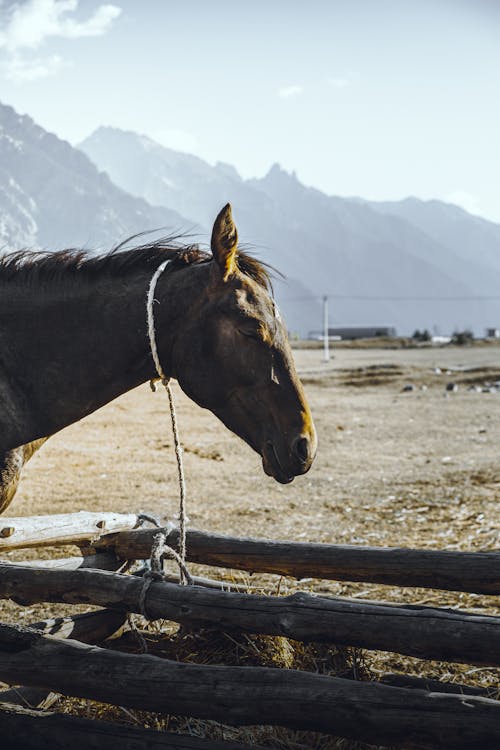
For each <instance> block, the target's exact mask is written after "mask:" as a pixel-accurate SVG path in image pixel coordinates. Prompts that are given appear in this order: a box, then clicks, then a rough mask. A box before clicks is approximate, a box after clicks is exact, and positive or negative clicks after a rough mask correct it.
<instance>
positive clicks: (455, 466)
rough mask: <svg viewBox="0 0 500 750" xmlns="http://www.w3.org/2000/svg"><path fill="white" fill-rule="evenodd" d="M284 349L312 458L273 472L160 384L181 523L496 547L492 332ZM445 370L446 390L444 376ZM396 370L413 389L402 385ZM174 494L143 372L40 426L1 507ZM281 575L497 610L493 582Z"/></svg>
mask: <svg viewBox="0 0 500 750" xmlns="http://www.w3.org/2000/svg"><path fill="white" fill-rule="evenodd" d="M295 357H296V362H297V365H298V369H299V372H300V374H301V377H302V379H303V382H304V384H305V388H306V392H307V395H308V398H309V400H310V404H311V408H312V412H313V416H314V418H315V422H316V427H317V431H318V437H319V448H318V455H317V459H316V461H315V464H314V466H313V468H312V469H311V471H310V472H309V473H308V474H307V475H306V476H304V477H300V478H298V479H296V480H295V481H294V482H293V483H292V484H290V485H287V486H282V485H279V484H277V483H276V482H275V481H274V480H272V479H270V478H268V477H266V476H265V475H264V473H263V471H262V467H261V461H260V458H259V457H258V456H257V455H256V454H254V453H253V452H252V451H251V450H250V448H248V447H247V446H246V445H244V444H243V443H242V442H241V441H240V440H239V439H238V438H236V437H235V436H233V435H232V434H231V433H229V432H228V431H227V430H226V428H224V427H223V426H222V425H221V424H220V423H219V422H218V421H217V420H216V418H215V417H213V416H212V415H211V414H210V413H208V412H205V411H202V410H201V409H199V408H198V407H197V406H195V405H194V404H193V403H192V402H190V401H189V400H188V399H187V398H186V397H185V396H184V395H183V394H182V393H181V392H180V389H179V388H178V386H177V385H175V387H174V390H175V395H176V399H177V411H178V419H179V424H180V430H181V435H182V438H183V442H184V451H185V469H186V477H187V485H188V515H189V519H190V525H191V526H192V527H197V528H201V529H207V530H214V531H217V532H221V533H227V534H236V535H239V536H244V535H248V536H266V537H273V538H276V539H293V540H310V541H318V542H338V543H353V544H370V545H390V546H414V547H421V548H423V547H425V548H434V549H456V550H491V549H498V548H499V546H500V538H499V537H500V524H499V511H498V501H499V499H500V455H499V447H500V387H499V388H498V392H491V391H490V390H488V389H489V388H490V385H491V384H493V383H495V382H496V381H500V347H498V346H484V347H481V346H473V347H456V348H454V347H446V348H420V349H397V350H390V349H342V348H338V349H334V351H333V357H332V359H331V361H330V362H329V363H327V364H325V363H323V362H322V352H321V350H310V349H309V350H296V351H295ZM448 383H455V384H457V385H458V390H457V391H455V392H453V391H447V390H446V385H447V384H448ZM408 384H412V385H413V386H414V389H413V390H410V391H404V390H403V388H404V386H405V385H408ZM499 385H500V384H499ZM473 387H475V388H474V390H470V389H472V388H473ZM483 389H484V390H483ZM492 390H494V389H492ZM177 497H178V494H177V475H176V467H175V459H174V453H173V447H172V436H171V430H170V423H169V414H168V400H167V397H166V394H164V392H163V391H159V392H157V393H155V394H152V393H151V391H150V389H149V387H148V386H147V385H144V386H142V387H141V388H139V389H137V390H135V391H133V392H131V393H129V394H127V395H125V396H123V397H121V398H119V399H117V400H116V401H115V402H113V403H112V404H109V405H108V406H106V407H105V408H103V409H102V410H100V411H99V412H97V413H95V414H93V415H91V416H90V417H88V418H86V419H84V420H82V421H81V422H80V423H78V424H76V425H73V426H72V427H70V428H68V429H66V430H64V431H63V432H62V433H60V434H59V435H56V436H55V437H53V438H52V439H51V440H50V441H49V442H48V443H47V444H46V446H44V447H43V449H42V450H41V451H40V452H39V454H38V455H36V456H35V457H34V458H33V460H32V461H31V462H30V464H29V465H28V466H27V468H26V470H25V472H24V476H23V479H22V482H21V486H20V489H19V492H18V495H17V497H16V499H15V501H14V502H13V504H12V506H11V508H10V510H9V515H12V516H18V515H30V514H41V513H62V512H70V511H77V510H81V509H86V510H109V511H112V510H113V511H134V512H135V511H147V512H150V513H153V514H155V515H156V516H158V517H160V518H172V517H175V515H176V513H177V504H178V499H177ZM48 554H49V553H48ZM21 556H24V557H27V555H26V553H25V554H24V555H21ZM32 556H33V555H32ZM12 557H15V556H14V555H13V556H12ZM19 557H20V555H19V554H17V558H19ZM285 585H286V587H288V590H296V588H305V587H309V588H310V590H314V591H321V592H322V593H332V594H339V593H341V594H346V595H348V596H363V597H366V598H376V599H385V600H392V601H401V602H415V603H432V604H439V605H440V606H454V607H461V608H464V609H467V610H469V611H475V612H481V613H485V614H486V613H490V614H492V613H498V612H499V611H500V610H499V609H498V607H497V605H496V602H495V600H494V599H493V598H492V597H481V596H473V595H465V594H455V593H450V592H444V593H443V592H430V591H426V590H423V589H397V588H393V587H383V586H375V585H365V584H340V583H339V584H337V583H334V582H332V583H325V582H312V583H311V582H310V583H308V584H305V585H300V584H296V583H295V582H292V581H289V582H285ZM60 611H62V608H58V607H57V606H52V607H51V608H50V610H47V608H45V610H44V609H43V607H33V608H30V612H29V615H26V614H25V611H21V610H20V609H19V608H17V607H16V608H14V606H13V605H9V606H7V607H5V606H4V608H3V612H2V616H8V617H9V618H15V619H19V620H21V621H25V622H26V621H29V620H30V619H31V620H33V619H37V618H38V617H39V615H40V614H41V613H42V612H45V613H46V614H48V613H50V614H56V613H59V612H60ZM364 659H365V661H366V668H367V670H368V671H369V673H370V676H371V677H372V678H373V677H375V678H376V676H377V675H379V674H381V673H383V672H384V671H387V672H389V671H390V672H394V671H405V672H407V673H413V674H425V675H427V676H428V677H431V676H441V677H444V678H446V679H449V680H452V681H453V680H458V681H466V682H469V683H470V684H476V685H483V686H492V687H494V686H498V676H499V673H498V671H496V670H493V669H488V668H485V669H478V668H472V667H467V666H458V665H449V664H440V663H438V662H422V661H421V660H417V659H409V658H406V657H405V658H403V657H399V656H397V655H394V654H381V653H377V654H368V652H366V654H365V655H364ZM318 747H319V745H318ZM322 747H323V745H322ZM324 747H327V745H324ZM328 747H329V746H328ZM332 747H333V745H332ZM339 747H340V746H339ZM343 747H346V748H347V745H343ZM353 747H354V745H353Z"/></svg>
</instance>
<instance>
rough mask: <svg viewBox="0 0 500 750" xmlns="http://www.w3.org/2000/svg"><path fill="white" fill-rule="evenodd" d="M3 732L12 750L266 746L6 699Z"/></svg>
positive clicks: (243, 749) (0, 711)
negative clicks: (24, 705)
mask: <svg viewBox="0 0 500 750" xmlns="http://www.w3.org/2000/svg"><path fill="white" fill-rule="evenodd" d="M0 735H1V736H2V737H9V745H8V748H9V750H68V748H71V750H116V748H120V750H250V748H251V747H252V748H253V750H264V748H259V747H257V746H256V745H251V746H250V745H244V744H241V743H240V742H231V741H224V740H210V739H203V738H199V737H192V736H190V735H185V734H175V733H174V732H164V731H161V732H157V731H154V730H152V729H140V728H138V727H132V726H123V725H120V724H115V723H114V722H109V721H95V720H94V721H93V720H90V719H81V718H79V717H75V716H69V715H68V714H57V713H52V712H48V711H33V710H30V709H26V708H20V707H19V706H16V705H12V704H11V705H9V704H5V703H4V704H0ZM5 747H7V746H5Z"/></svg>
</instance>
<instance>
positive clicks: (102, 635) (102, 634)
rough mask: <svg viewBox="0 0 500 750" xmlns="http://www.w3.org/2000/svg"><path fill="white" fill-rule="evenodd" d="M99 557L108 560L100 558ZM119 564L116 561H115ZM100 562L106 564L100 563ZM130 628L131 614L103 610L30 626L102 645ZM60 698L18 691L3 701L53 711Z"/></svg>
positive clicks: (4, 693) (2, 693)
mask: <svg viewBox="0 0 500 750" xmlns="http://www.w3.org/2000/svg"><path fill="white" fill-rule="evenodd" d="M99 557H106V556H105V555H102V556H101V555H100V556H99ZM114 559H115V560H116V558H114ZM99 562H102V561H101V560H99ZM126 624H127V614H126V613H125V612H120V611H118V610H110V609H103V610H99V611H97V612H85V613H84V614H80V615H73V616H72V617H55V618H49V619H47V620H41V621H40V622H35V623H33V624H31V625H30V627H31V628H34V629H35V630H38V631H40V632H42V633H45V634H46V635H53V636H55V637H57V638H73V639H75V640H78V641H82V642H83V643H100V642H101V641H105V640H107V639H108V638H113V637H118V636H119V635H120V634H121V633H122V632H123V629H124V627H125V626H126ZM57 698H58V695H57V693H52V692H50V691H48V690H43V689H40V688H27V687H25V686H22V687H14V688H7V689H6V690H0V701H4V702H6V703H16V704H19V705H21V706H27V707H28V708H34V707H37V706H38V707H42V706H43V708H49V707H50V706H51V705H52V704H53V703H54V702H55V701H56V700H57Z"/></svg>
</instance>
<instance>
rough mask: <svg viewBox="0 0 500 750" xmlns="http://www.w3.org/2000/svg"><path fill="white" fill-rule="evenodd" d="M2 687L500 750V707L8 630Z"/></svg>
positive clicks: (369, 737)
mask: <svg viewBox="0 0 500 750" xmlns="http://www.w3.org/2000/svg"><path fill="white" fill-rule="evenodd" d="M0 679H2V680H5V681H7V682H11V683H13V682H14V683H15V682H22V683H24V684H26V685H34V686H37V685H43V686H44V687H48V688H50V689H52V690H54V691H57V692H62V693H64V694H65V695H70V696H76V697H81V698H90V699H92V700H97V701H102V702H105V703H112V704H115V705H120V706H126V707H128V708H137V709H145V710H148V711H155V712H159V713H170V714H175V715H178V716H193V717H197V718H206V719H215V720H216V721H221V722H223V723H225V724H232V725H236V726H241V725H251V724H271V725H279V726H287V727H291V728H296V729H308V730H313V731H314V730H316V731H321V732H326V733H329V734H334V735H339V736H343V737H348V738H353V739H358V740H363V741H366V742H371V743H373V744H384V745H389V746H392V745H395V744H402V743H403V742H404V746H405V748H420V749H423V748H425V749H427V748H446V750H449V748H450V747H453V748H454V750H465V749H467V750H477V748H481V750H498V747H499V746H500V703H499V702H497V701H493V700H490V699H488V698H481V697H475V696H458V695H448V694H444V693H428V692H424V691H422V690H406V689H404V688H395V687H387V686H385V685H380V684H377V683H366V682H354V681H349V680H344V679H341V678H336V677H326V676H323V675H317V674H311V673H307V672H299V671H295V670H280V669H273V668H268V667H222V666H206V665H195V664H183V663H179V662H174V661H169V660H167V659H160V658H158V657H154V656H149V655H130V654H124V653H120V652H117V651H110V650H107V649H102V648H97V647H95V646H92V647H91V646H87V645H84V644H82V643H79V642H78V641H72V640H58V639H56V638H53V637H52V636H46V635H41V634H40V633H37V632H36V631H34V630H29V629H28V628H16V627H13V626H7V625H0Z"/></svg>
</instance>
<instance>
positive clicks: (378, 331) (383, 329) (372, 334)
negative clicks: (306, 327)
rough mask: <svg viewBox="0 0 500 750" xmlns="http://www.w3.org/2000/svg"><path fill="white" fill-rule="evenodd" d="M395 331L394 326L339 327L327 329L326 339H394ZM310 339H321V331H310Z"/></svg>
mask: <svg viewBox="0 0 500 750" xmlns="http://www.w3.org/2000/svg"><path fill="white" fill-rule="evenodd" d="M395 336H396V329H395V328H394V326H340V327H334V328H329V329H328V338H329V339H330V341H340V340H342V339H343V340H348V341H349V340H350V341H352V340H353V339H374V338H379V337H384V338H394V337H395ZM309 338H310V339H322V338H323V333H322V331H311V332H310V333H309Z"/></svg>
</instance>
